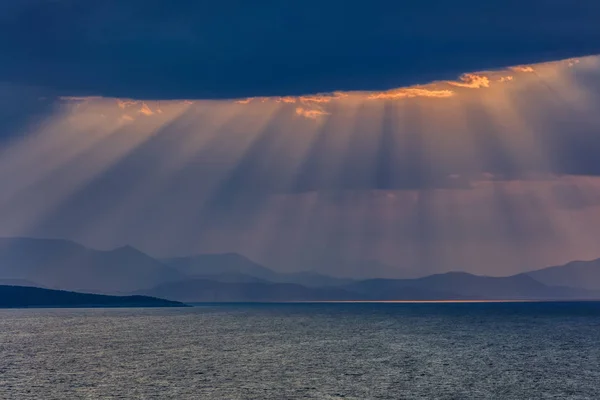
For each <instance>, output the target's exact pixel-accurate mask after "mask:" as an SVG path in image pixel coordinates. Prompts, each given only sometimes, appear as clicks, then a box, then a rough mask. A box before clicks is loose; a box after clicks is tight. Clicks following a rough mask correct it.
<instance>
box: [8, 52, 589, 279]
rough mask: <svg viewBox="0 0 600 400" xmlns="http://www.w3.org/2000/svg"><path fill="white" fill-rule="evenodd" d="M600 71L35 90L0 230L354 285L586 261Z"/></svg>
mask: <svg viewBox="0 0 600 400" xmlns="http://www.w3.org/2000/svg"><path fill="white" fill-rule="evenodd" d="M599 60H600V57H584V58H580V59H569V60H564V61H557V62H551V63H545V64H537V65H526V66H518V67H512V68H507V69H502V70H495V71H487V72H476V73H466V74H464V75H462V76H461V77H460V78H459V79H458V80H456V81H447V80H445V81H438V82H432V83H430V84H423V85H418V86H413V87H406V88H396V89H391V90H386V91H373V92H366V91H365V92H361V91H353V92H334V93H320V94H305V95H302V96H285V97H255V98H242V99H230V100H202V99H192V100H169V101H165V100H161V101H157V100H148V99H145V100H135V99H114V98H103V97H52V94H48V95H47V96H44V98H43V99H42V98H41V97H40V99H38V100H37V101H43V102H51V103H52V104H53V107H52V108H51V110H53V111H51V112H49V114H48V115H47V116H46V117H45V118H44V119H43V120H41V121H38V122H37V123H36V124H33V125H28V126H27V127H23V128H21V131H19V132H16V133H15V134H13V135H12V136H11V138H10V140H7V141H5V142H4V143H3V144H2V145H1V147H0V179H1V180H2V182H3V188H2V192H1V193H0V218H1V219H2V221H3V224H2V227H1V228H0V233H1V234H2V235H33V236H50V237H65V238H71V237H77V238H78V240H79V241H82V242H84V243H89V244H93V245H95V246H100V247H107V248H108V247H112V246H116V245H120V244H125V243H130V244H134V245H136V246H139V247H140V248H142V249H146V250H148V251H149V252H151V253H153V254H157V255H164V256H166V255H175V254H180V253H190V252H192V253H196V252H201V251H208V252H215V251H222V252H228V251H239V252H241V253H244V254H246V255H248V256H251V257H253V258H255V259H257V260H260V261H262V262H264V263H266V264H268V265H278V266H279V267H280V268H281V269H282V270H286V271H296V270H306V269H315V270H318V271H322V272H327V273H331V274H334V275H339V276H354V277H360V276H371V277H372V276H392V277H393V276H420V275H425V274H429V273H435V272H441V271H448V270H454V269H462V270H466V271H472V272H479V273H487V274H492V275H507V274H510V273H515V272H519V271H520V270H525V269H531V268H534V267H537V266H541V265H544V264H547V263H556V262H558V261H565V260H568V259H569V258H570V257H573V258H574V257H577V255H585V256H587V257H594V256H598V255H600V253H598V251H597V250H596V249H595V243H594V240H592V239H591V238H593V237H594V235H595V234H598V233H599V232H598V228H597V227H596V226H598V225H597V224H596V221H598V208H599V207H600V189H599V187H600V180H599V179H600V178H598V176H600V167H598V165H597V164H596V163H594V162H592V158H593V154H597V151H598V150H600V137H599V136H598V127H599V126H600V125H599V124H598V122H599V120H598V117H597V115H596V113H595V110H596V109H597V106H598V104H599V103H598V101H600V92H599V90H600V85H598V78H599V77H600V70H599V69H598V66H599V65H600V62H599ZM2 90H4V91H5V92H6V93H4V94H5V96H10V95H11V93H10V91H11V90H14V87H12V86H3V89H2ZM36 95H37V96H39V94H38V93H37V92H36ZM581 149H583V150H581Z"/></svg>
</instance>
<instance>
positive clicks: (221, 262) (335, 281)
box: [161, 253, 352, 287]
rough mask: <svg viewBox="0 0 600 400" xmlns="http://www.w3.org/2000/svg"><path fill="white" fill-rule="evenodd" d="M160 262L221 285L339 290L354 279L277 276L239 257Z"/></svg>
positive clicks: (209, 256) (308, 274)
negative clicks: (255, 282)
mask: <svg viewBox="0 0 600 400" xmlns="http://www.w3.org/2000/svg"><path fill="white" fill-rule="evenodd" d="M161 261H162V262H163V263H165V264H166V265H168V266H170V267H172V268H174V269H176V270H178V271H179V272H181V273H182V274H185V275H187V276H190V277H194V278H206V279H209V280H214V281H219V282H232V283H235V282H239V283H243V282H249V281H251V280H252V279H250V278H249V277H254V278H257V279H258V280H262V281H269V282H276V283H297V284H300V285H304V286H309V287H321V286H339V285H343V284H347V283H350V282H352V280H351V279H342V278H334V277H331V276H327V275H322V274H319V273H317V272H312V271H303V272H293V273H280V272H275V271H273V270H272V269H269V268H267V267H264V266H262V265H260V264H258V263H256V262H254V261H252V260H250V259H248V258H246V257H244V256H242V255H240V254H237V253H222V254H198V255H194V256H189V257H176V258H167V259H162V260H161Z"/></svg>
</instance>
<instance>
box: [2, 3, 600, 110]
mask: <svg viewBox="0 0 600 400" xmlns="http://www.w3.org/2000/svg"><path fill="white" fill-rule="evenodd" d="M598 15H600V3H598V2H597V1H596V0H579V1H576V2H573V1H571V0H554V1H550V2H549V1H547V0H519V1H512V0H510V1H497V0H494V1H484V2H482V1H480V0H456V1H452V2H448V1H444V0H422V1H419V2H408V1H393V2H390V1H384V0H376V1H372V2H370V3H369V5H368V6H365V4H364V2H362V1H354V0H351V1H349V0H333V1H327V2H322V1H317V0H307V1H303V2H297V1H285V2H281V1H275V0H269V1H263V2H260V3H241V2H237V3H234V4H232V3H228V2H204V1H200V2H198V1H194V0H181V1H178V2H177V3H176V4H175V3H173V2H172V1H168V0H159V1H152V2H148V1H141V0H106V1H78V0H60V1H54V0H27V1H23V0H5V1H3V2H2V5H0V54H2V55H3V62H2V63H0V81H5V82H12V83H19V84H22V85H30V86H42V87H45V88H49V89H53V90H54V91H56V94H57V95H64V96H91V95H101V96H104V97H126V98H139V99H180V98H193V99H217V98H242V97H256V96H288V95H302V94H306V93H321V92H332V91H348V90H351V91H354V90H387V89H390V88H394V87H404V86H410V85H413V84H423V83H427V82H430V81H436V80H447V79H454V77H455V76H458V75H459V74H460V73H463V72H464V71H480V70H487V69H492V68H501V67H505V66H510V65H519V64H531V63H536V62H542V61H550V60H556V59H564V58H569V57H575V56H585V55H591V54H598V53H600V27H599V24H598V20H597V16H598ZM464 84H465V85H473V84H475V83H474V82H471V81H469V82H464Z"/></svg>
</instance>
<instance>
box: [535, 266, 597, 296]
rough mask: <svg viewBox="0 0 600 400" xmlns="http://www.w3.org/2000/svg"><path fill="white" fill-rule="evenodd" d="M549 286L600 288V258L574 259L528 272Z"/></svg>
mask: <svg viewBox="0 0 600 400" xmlns="http://www.w3.org/2000/svg"><path fill="white" fill-rule="evenodd" d="M523 275H527V276H530V277H532V278H533V279H535V280H537V281H539V282H541V283H544V284H546V285H549V286H569V287H577V288H583V289H588V290H600V259H597V260H593V261H573V262H570V263H568V264H565V265H559V266H555V267H548V268H544V269H540V270H537V271H533V272H527V273H526V274H523Z"/></svg>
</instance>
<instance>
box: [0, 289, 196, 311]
mask: <svg viewBox="0 0 600 400" xmlns="http://www.w3.org/2000/svg"><path fill="white" fill-rule="evenodd" d="M185 306H186V305H185V304H183V303H179V302H176V301H169V300H163V299H158V298H155V297H148V296H106V295H100V294H89V293H77V292H67V291H63V290H51V289H42V288H34V287H26V286H6V285H0V308H16V307H19V308H21V307H185Z"/></svg>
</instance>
